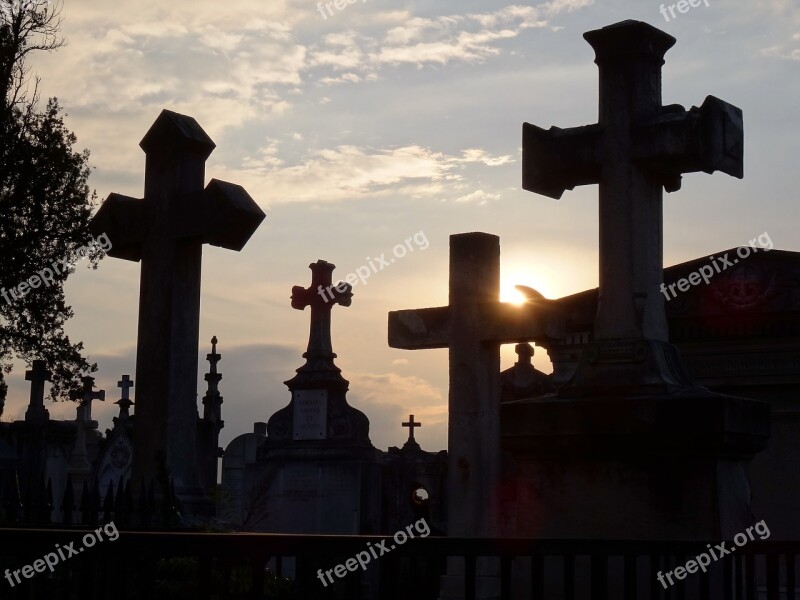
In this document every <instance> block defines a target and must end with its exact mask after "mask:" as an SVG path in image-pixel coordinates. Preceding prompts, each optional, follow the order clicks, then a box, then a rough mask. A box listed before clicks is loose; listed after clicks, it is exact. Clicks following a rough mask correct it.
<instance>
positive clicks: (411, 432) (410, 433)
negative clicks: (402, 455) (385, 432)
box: [401, 415, 422, 441]
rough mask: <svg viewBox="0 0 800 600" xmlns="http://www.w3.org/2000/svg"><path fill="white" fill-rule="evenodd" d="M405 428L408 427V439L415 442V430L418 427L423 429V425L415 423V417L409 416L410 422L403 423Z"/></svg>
mask: <svg viewBox="0 0 800 600" xmlns="http://www.w3.org/2000/svg"><path fill="white" fill-rule="evenodd" d="M401 425H402V426H403V427H408V439H409V440H411V441H413V440H414V430H415V429H416V428H417V427H422V423H416V422H415V421H414V415H409V416H408V421H405V422H404V423H401Z"/></svg>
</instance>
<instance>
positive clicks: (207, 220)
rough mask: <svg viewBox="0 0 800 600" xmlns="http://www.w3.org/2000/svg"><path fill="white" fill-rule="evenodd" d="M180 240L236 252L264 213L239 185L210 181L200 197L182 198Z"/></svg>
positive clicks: (253, 230) (263, 216)
mask: <svg viewBox="0 0 800 600" xmlns="http://www.w3.org/2000/svg"><path fill="white" fill-rule="evenodd" d="M180 204H181V210H180V214H181V215H184V216H185V218H183V219H182V220H181V222H180V228H179V235H180V237H199V238H201V239H202V240H203V242H204V243H208V244H211V245H212V246H218V247H220V248H227V249H228V250H235V251H237V252H239V251H240V250H241V249H242V248H244V246H245V244H247V242H248V240H249V239H250V237H251V236H252V235H253V234H254V233H255V231H256V229H258V227H259V225H261V222H262V221H263V220H264V219H265V218H266V216H267V215H266V214H264V211H263V210H261V207H259V206H258V204H256V201H255V200H253V198H252V197H251V196H250V194H248V193H247V191H246V190H245V189H244V188H243V187H242V186H240V185H236V184H235V183H228V182H227V181H220V180H219V179H212V180H211V181H210V182H209V184H208V185H207V186H206V188H205V190H203V191H202V192H200V193H199V194H188V195H186V196H184V197H183V198H182V199H181V202H180Z"/></svg>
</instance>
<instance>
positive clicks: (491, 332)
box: [389, 233, 560, 598]
mask: <svg viewBox="0 0 800 600" xmlns="http://www.w3.org/2000/svg"><path fill="white" fill-rule="evenodd" d="M449 287H450V306H447V307H442V308H428V309H422V310H403V311H396V312H390V313H389V345H390V346H391V347H392V348H404V349H410V350H415V349H427V348H448V349H449V362H450V370H449V375H450V393H449V397H448V407H449V414H448V438H447V439H448V454H447V457H448V485H447V491H448V506H447V534H448V535H449V536H451V537H496V536H497V535H498V533H499V531H500V515H499V508H500V498H499V493H500V490H501V467H502V465H501V458H502V457H501V451H500V345H501V344H504V343H513V342H528V341H544V340H545V339H547V338H549V337H558V335H559V330H560V319H559V317H558V316H557V315H554V314H552V313H551V312H550V311H549V310H548V303H547V302H546V301H540V302H531V303H527V304H524V305H522V306H514V305H511V304H507V303H502V302H500V300H499V298H500V239H499V238H498V237H497V236H494V235H490V234H486V233H465V234H460V235H453V236H450V282H449ZM463 568H464V566H463V561H460V560H450V561H449V562H448V577H447V578H445V580H444V581H443V587H442V596H441V598H459V597H463V594H464V577H463ZM499 568H500V566H499V562H498V561H489V562H488V563H484V562H481V563H479V565H478V577H477V581H476V589H477V593H478V598H496V597H498V593H499V591H498V590H499Z"/></svg>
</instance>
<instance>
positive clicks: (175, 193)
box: [91, 110, 265, 513]
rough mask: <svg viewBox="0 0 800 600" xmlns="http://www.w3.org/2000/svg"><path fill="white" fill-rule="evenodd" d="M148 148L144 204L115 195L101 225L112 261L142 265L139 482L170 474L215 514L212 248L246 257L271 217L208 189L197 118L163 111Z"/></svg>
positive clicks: (222, 189)
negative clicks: (204, 319) (204, 351)
mask: <svg viewBox="0 0 800 600" xmlns="http://www.w3.org/2000/svg"><path fill="white" fill-rule="evenodd" d="M140 146H141V148H142V150H144V152H145V154H146V156H147V161H146V168H145V183H144V188H145V189H144V198H143V199H141V200H140V199H135V198H130V197H126V196H121V195H119V194H111V195H110V196H109V197H108V199H107V200H106V201H105V202H104V203H103V205H102V206H101V208H100V210H99V211H98V213H97V214H96V215H95V216H94V218H93V219H92V222H91V230H92V233H93V234H94V235H96V236H97V235H100V234H102V233H105V234H106V235H107V236H108V238H109V239H110V241H111V244H112V248H111V250H109V252H108V254H109V255H110V256H112V257H115V258H122V259H125V260H132V261H141V263H142V268H141V280H140V289H139V331H138V343H137V354H136V382H137V385H138V394H137V398H138V402H137V409H136V420H135V421H136V424H135V430H136V445H135V448H134V457H133V477H134V479H136V480H137V481H139V480H142V479H144V480H147V481H150V480H152V479H153V478H155V477H156V474H157V473H159V472H160V471H163V470H166V472H167V474H168V476H169V477H171V478H172V479H173V480H174V482H175V491H176V493H177V494H178V496H179V497H180V498H181V500H182V504H183V507H184V509H185V510H186V511H187V512H189V513H191V512H200V513H205V512H207V511H208V510H209V506H208V504H207V501H206V500H205V499H204V498H203V493H202V490H201V488H200V486H199V481H198V474H197V470H198V468H197V457H196V427H197V417H198V411H197V362H198V360H197V359H198V345H199V344H198V342H199V339H198V330H199V320H200V274H201V263H202V251H203V250H202V249H203V245H204V244H211V245H214V246H220V247H222V248H228V249H230V250H236V251H240V250H241V249H242V248H243V247H244V245H245V244H246V243H247V241H248V240H249V239H250V236H251V235H252V234H253V233H254V232H255V230H256V229H257V228H258V226H259V225H260V224H261V222H262V221H263V220H264V218H265V215H264V212H263V211H262V210H261V209H260V208H259V207H258V205H257V204H256V203H255V202H254V201H253V199H252V198H251V197H250V196H249V195H248V194H247V192H246V191H245V190H244V189H243V188H242V187H240V186H238V185H234V184H231V183H226V182H223V181H218V180H216V179H212V180H211V182H210V183H209V184H208V185H207V186H205V189H204V187H203V186H204V181H205V161H206V159H207V158H208V156H209V155H210V154H211V152H212V151H213V150H214V147H215V145H214V142H212V141H211V139H210V138H209V137H208V135H207V134H206V133H205V131H203V129H202V128H201V127H200V125H198V123H197V121H195V120H194V119H193V118H191V117H188V116H184V115H180V114H177V113H174V112H171V111H167V110H165V111H163V112H162V113H161V115H160V116H159V117H158V119H156V121H155V123H154V124H153V126H152V127H151V128H150V130H149V131H148V132H147V134H146V135H145V137H144V139H143V140H142V142H141V143H140ZM168 424H169V429H168V427H167V426H168Z"/></svg>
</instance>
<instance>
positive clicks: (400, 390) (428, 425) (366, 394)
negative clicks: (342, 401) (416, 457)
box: [347, 373, 447, 452]
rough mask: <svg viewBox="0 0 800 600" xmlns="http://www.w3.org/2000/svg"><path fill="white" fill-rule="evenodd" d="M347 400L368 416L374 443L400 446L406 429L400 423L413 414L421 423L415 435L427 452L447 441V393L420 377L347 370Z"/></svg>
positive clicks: (434, 449)
mask: <svg viewBox="0 0 800 600" xmlns="http://www.w3.org/2000/svg"><path fill="white" fill-rule="evenodd" d="M347 379H348V380H349V381H350V383H351V385H350V392H348V395H347V396H348V402H349V403H350V404H351V405H352V406H354V407H356V408H358V409H359V410H361V411H363V412H364V413H366V415H367V417H369V419H370V439H372V441H373V443H374V444H375V446H376V447H378V448H381V449H383V450H385V449H386V448H387V447H389V446H402V445H403V443H404V442H405V440H406V439H407V437H408V432H407V431H406V430H404V429H402V428H401V425H400V424H401V423H402V422H403V421H405V420H406V419H407V418H408V415H410V414H413V415H414V417H415V418H416V419H417V420H418V421H422V424H423V427H422V428H421V429H420V430H417V432H416V434H415V435H416V437H417V440H418V441H419V443H420V445H422V446H423V449H425V450H427V451H428V452H436V451H439V450H443V449H445V448H446V445H447V394H446V391H445V390H442V389H440V388H438V387H436V386H434V385H431V384H430V383H428V382H427V381H426V380H424V379H422V378H420V377H414V376H403V375H398V374H397V373H382V374H375V373H348V375H347Z"/></svg>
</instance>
